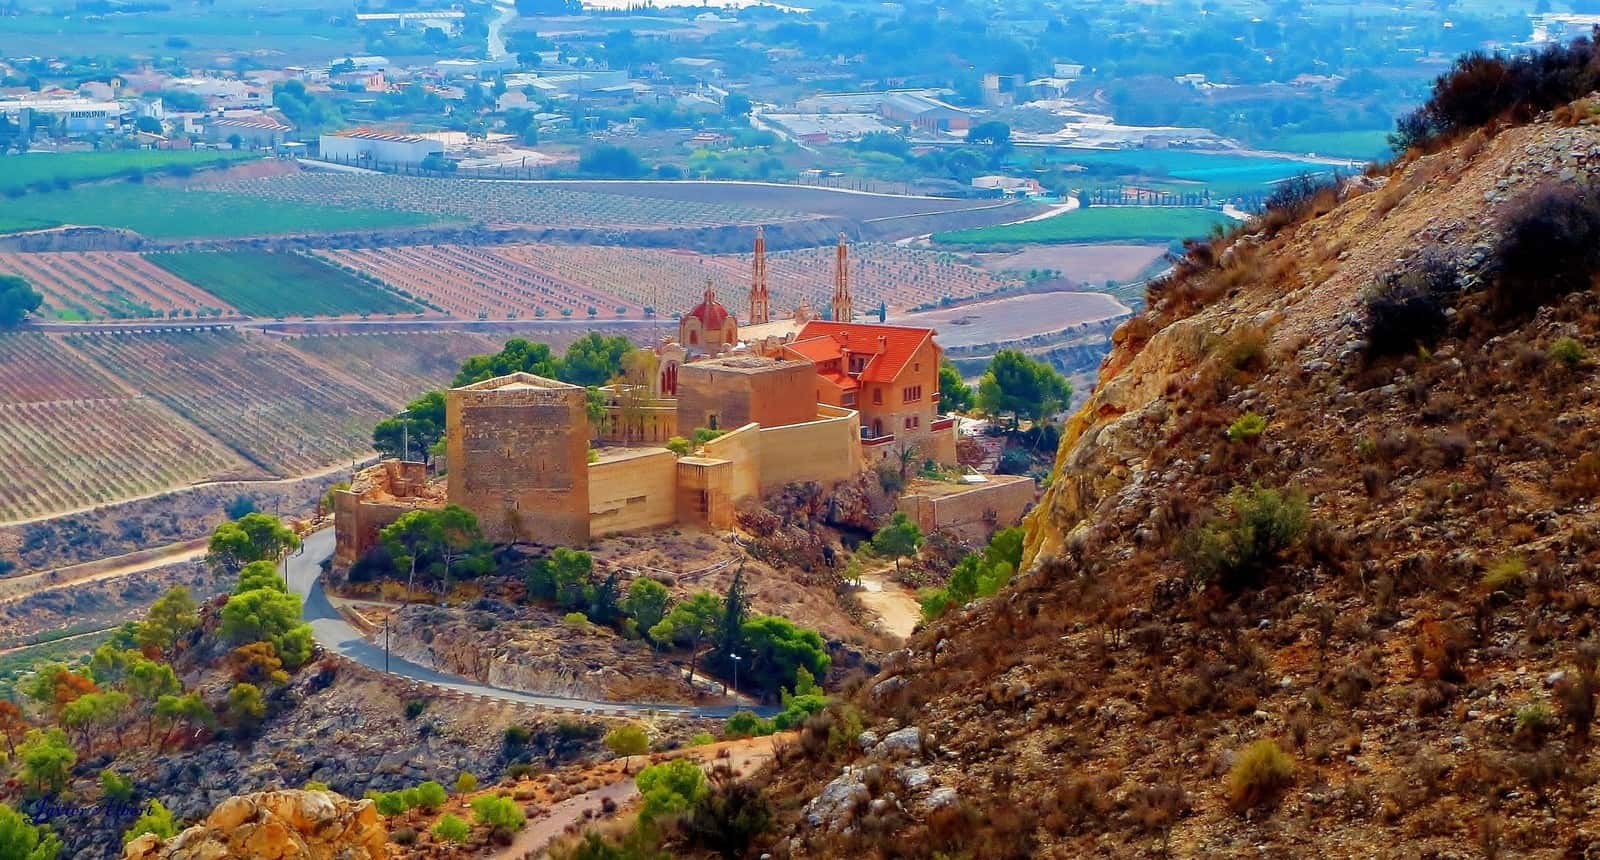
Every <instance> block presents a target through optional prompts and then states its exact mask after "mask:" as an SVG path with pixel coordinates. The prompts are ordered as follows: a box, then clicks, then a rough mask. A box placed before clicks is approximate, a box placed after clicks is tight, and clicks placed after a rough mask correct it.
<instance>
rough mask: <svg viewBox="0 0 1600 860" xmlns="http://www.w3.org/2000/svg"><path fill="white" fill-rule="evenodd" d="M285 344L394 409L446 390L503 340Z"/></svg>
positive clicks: (363, 339) (315, 339)
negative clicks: (472, 359)
mask: <svg viewBox="0 0 1600 860" xmlns="http://www.w3.org/2000/svg"><path fill="white" fill-rule="evenodd" d="M539 340H543V341H546V342H549V339H547V338H539ZM284 343H285V345H287V346H288V347H290V348H291V349H294V350H296V351H298V352H302V353H305V354H306V355H309V356H312V357H313V358H314V360H316V361H318V362H319V363H321V364H324V365H326V366H329V367H333V368H336V369H337V370H339V371H341V372H343V373H345V374H346V375H347V376H349V377H350V378H352V379H356V380H359V381H360V384H361V385H362V387H364V388H366V389H367V390H369V391H371V392H373V393H375V394H377V395H379V396H380V397H382V398H383V399H384V400H385V401H386V402H388V403H393V404H399V403H406V402H409V401H411V400H413V399H415V398H416V397H417V396H418V395H420V394H421V393H422V392H424V391H427V390H429V389H433V388H439V387H441V386H444V385H448V384H449V382H450V380H451V379H452V378H453V377H454V376H455V375H456V371H458V370H460V369H461V363H462V362H464V361H466V360H467V358H468V357H469V356H473V355H484V354H488V353H494V352H499V351H500V347H501V346H502V340H501V339H496V338H493V337H490V336H489V335H483V334H474V333H469V332H416V333H408V334H356V335H330V336H311V337H297V338H292V339H290V340H287V341H285V342H284ZM552 346H558V345H557V344H552Z"/></svg>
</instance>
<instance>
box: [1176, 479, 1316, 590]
mask: <svg viewBox="0 0 1600 860" xmlns="http://www.w3.org/2000/svg"><path fill="white" fill-rule="evenodd" d="M1308 521H1309V513H1308V509H1307V507H1306V500H1305V497H1304V496H1303V495H1301V494H1300V493H1298V492H1296V491H1293V490H1291V491H1287V492H1285V491H1280V490H1273V489H1264V488H1262V487H1260V486H1255V487H1251V488H1250V489H1245V488H1243V487H1236V488H1234V489H1233V490H1232V491H1231V492H1229V493H1228V495H1227V496H1226V497H1224V498H1223V499H1222V501H1221V502H1220V503H1219V504H1218V506H1217V512H1216V515H1215V516H1214V517H1213V518H1212V519H1211V520H1210V521H1209V522H1207V523H1205V524H1204V525H1201V526H1199V527H1198V528H1194V529H1191V530H1190V531H1189V533H1188V534H1186V535H1185V536H1184V538H1183V541H1182V545H1181V546H1180V548H1179V550H1180V553H1179V554H1180V555H1181V556H1182V558H1183V560H1184V563H1185V565H1186V566H1187V567H1188V569H1189V574H1190V576H1191V577H1193V578H1194V579H1195V580H1196V581H1198V582H1200V583H1203V584H1213V583H1215V584H1216V585H1219V586H1221V587H1222V588H1223V589H1225V590H1228V591H1238V590H1240V589H1243V588H1249V587H1255V586H1259V585H1261V584H1262V582H1263V581H1264V579H1265V577H1266V574H1267V573H1268V572H1270V571H1271V570H1272V569H1273V568H1274V567H1275V566H1276V565H1277V564H1278V561H1279V559H1280V557H1281V556H1282V555H1283V553H1284V552H1285V551H1286V550H1288V549H1289V548H1290V547H1292V546H1294V545H1295V544H1297V543H1298V542H1299V541H1300V539H1301V538H1302V537H1304V536H1305V533H1306V528H1307V526H1308Z"/></svg>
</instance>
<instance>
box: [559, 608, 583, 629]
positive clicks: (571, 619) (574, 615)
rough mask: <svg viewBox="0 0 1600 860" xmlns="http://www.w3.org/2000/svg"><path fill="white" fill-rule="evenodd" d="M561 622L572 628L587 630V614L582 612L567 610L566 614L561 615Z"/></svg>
mask: <svg viewBox="0 0 1600 860" xmlns="http://www.w3.org/2000/svg"><path fill="white" fill-rule="evenodd" d="M561 623H562V624H565V625H567V626H568V627H571V628H572V629H574V630H588V629H589V616H587V615H584V614H583V613H582V612H568V613H567V614H566V615H563V616H561Z"/></svg>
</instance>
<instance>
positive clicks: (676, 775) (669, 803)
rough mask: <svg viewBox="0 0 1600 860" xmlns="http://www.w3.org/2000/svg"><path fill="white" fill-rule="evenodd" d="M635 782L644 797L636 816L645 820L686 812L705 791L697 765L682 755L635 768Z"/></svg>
mask: <svg viewBox="0 0 1600 860" xmlns="http://www.w3.org/2000/svg"><path fill="white" fill-rule="evenodd" d="M637 783H638V786H639V794H640V795H641V796H642V797H643V798H644V805H643V806H642V807H641V808H640V810H639V820H640V821H643V822H646V823H650V822H653V821H656V820H658V819H660V818H662V817H664V816H668V815H681V814H683V813H684V812H687V811H688V810H689V808H690V807H692V806H694V805H695V804H696V803H698V802H699V801H700V798H702V797H704V796H705V795H706V793H707V791H709V789H708V788H707V786H706V775H705V773H704V772H703V771H701V770H700V766H699V765H697V764H695V763H694V762H692V761H689V760H688V759H682V758H678V759H673V760H672V761H669V762H664V763H662V764H655V765H651V766H650V767H647V768H645V769H644V770H642V771H639V778H638V780H637Z"/></svg>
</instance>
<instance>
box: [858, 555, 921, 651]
mask: <svg viewBox="0 0 1600 860" xmlns="http://www.w3.org/2000/svg"><path fill="white" fill-rule="evenodd" d="M891 570H894V568H893V567H886V568H883V569H882V570H877V571H873V572H872V573H869V574H865V575H863V576H862V577H861V591H859V592H857V594H856V598H857V599H859V600H860V601H861V605H862V606H865V607H866V608H867V610H868V611H870V612H872V613H873V614H874V615H877V616H878V625H879V626H880V627H882V628H883V631H884V632H885V633H888V634H889V635H890V636H896V637H899V638H900V639H902V640H904V639H909V638H910V637H911V633H912V632H913V631H915V630H916V629H917V624H918V623H919V622H921V621H922V604H921V603H918V602H917V596H916V595H915V594H912V593H911V590H910V589H908V588H906V587H905V586H903V585H901V584H900V583H898V582H894V581H893V580H891V579H889V577H888V573H889V571H891Z"/></svg>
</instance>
